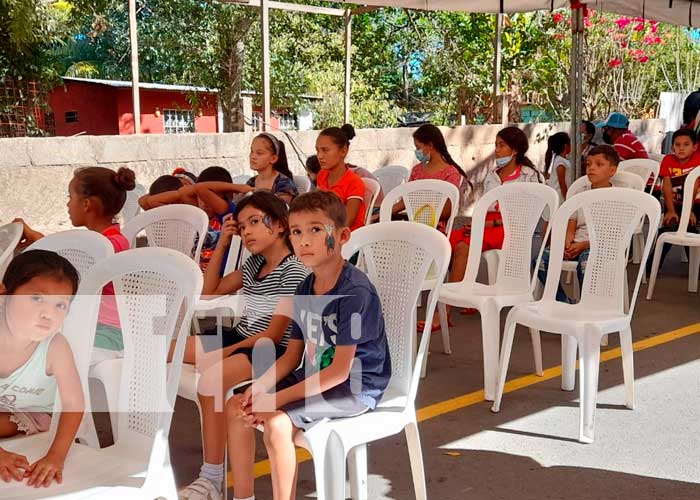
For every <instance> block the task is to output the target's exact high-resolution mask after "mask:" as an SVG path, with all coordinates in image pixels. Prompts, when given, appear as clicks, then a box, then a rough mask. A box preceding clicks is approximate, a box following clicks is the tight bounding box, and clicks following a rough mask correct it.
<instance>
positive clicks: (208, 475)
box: [199, 462, 224, 490]
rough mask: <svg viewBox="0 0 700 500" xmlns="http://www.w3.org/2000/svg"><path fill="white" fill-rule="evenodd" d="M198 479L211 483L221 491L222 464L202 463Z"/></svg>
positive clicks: (222, 481)
mask: <svg viewBox="0 0 700 500" xmlns="http://www.w3.org/2000/svg"><path fill="white" fill-rule="evenodd" d="M199 477H203V478H205V479H208V480H209V481H211V483H212V484H213V485H214V486H216V487H217V488H218V489H219V490H221V488H222V486H223V483H224V464H208V463H206V462H204V464H203V465H202V468H201V469H200V470H199Z"/></svg>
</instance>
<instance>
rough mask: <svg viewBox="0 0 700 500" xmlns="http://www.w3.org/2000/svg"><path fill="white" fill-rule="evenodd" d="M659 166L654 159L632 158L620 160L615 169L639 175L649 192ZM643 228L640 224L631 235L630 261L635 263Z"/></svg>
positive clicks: (656, 178)
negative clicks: (650, 181) (649, 182)
mask: <svg viewBox="0 0 700 500" xmlns="http://www.w3.org/2000/svg"><path fill="white" fill-rule="evenodd" d="M660 166H661V164H660V163H659V162H658V161H655V160H647V159H633V160H624V161H621V162H620V165H619V166H618V167H617V169H618V172H629V173H632V174H636V175H638V176H639V177H641V178H642V179H643V180H644V187H643V189H644V190H645V191H646V192H648V193H650V194H651V193H652V192H653V191H654V186H656V181H657V180H658V178H659V168H660ZM649 179H652V183H651V184H650V185H648V184H647V183H648V181H649ZM647 187H649V189H646V188H647ZM643 229H644V228H643V227H641V226H640V227H639V228H638V230H637V231H635V233H634V236H633V237H632V238H633V239H632V262H633V263H635V264H639V259H640V257H641V253H642V248H643V247H644V231H643Z"/></svg>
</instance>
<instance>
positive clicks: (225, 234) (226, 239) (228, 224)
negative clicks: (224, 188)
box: [219, 214, 238, 246]
mask: <svg viewBox="0 0 700 500" xmlns="http://www.w3.org/2000/svg"><path fill="white" fill-rule="evenodd" d="M222 222H223V223H222V225H221V236H220V237H219V241H220V242H221V244H222V245H226V246H228V245H230V244H231V239H232V238H233V237H234V236H238V222H236V219H234V218H233V214H226V215H225V216H224V218H223V221H222Z"/></svg>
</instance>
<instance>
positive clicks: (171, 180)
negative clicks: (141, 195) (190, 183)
mask: <svg viewBox="0 0 700 500" xmlns="http://www.w3.org/2000/svg"><path fill="white" fill-rule="evenodd" d="M181 187H182V182H180V179H178V178H177V177H175V176H174V175H161V176H160V177H158V178H157V179H156V180H155V181H153V184H151V187H149V188H148V194H150V195H151V196H152V195H154V194H160V193H167V192H168V191H177V190H178V189H180V188H181Z"/></svg>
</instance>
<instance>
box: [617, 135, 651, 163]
mask: <svg viewBox="0 0 700 500" xmlns="http://www.w3.org/2000/svg"><path fill="white" fill-rule="evenodd" d="M613 147H614V148H615V151H617V154H619V155H620V159H621V160H631V159H633V158H649V154H648V153H647V150H646V148H645V147H644V145H643V144H642V142H641V141H640V140H639V139H637V137H636V136H635V135H634V134H633V133H632V132H630V131H629V130H628V131H627V132H625V133H624V134H622V135H621V136H620V137H619V138H618V139H617V141H615V145H614V146H613Z"/></svg>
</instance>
